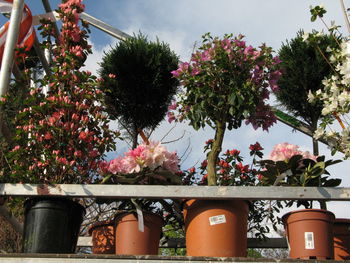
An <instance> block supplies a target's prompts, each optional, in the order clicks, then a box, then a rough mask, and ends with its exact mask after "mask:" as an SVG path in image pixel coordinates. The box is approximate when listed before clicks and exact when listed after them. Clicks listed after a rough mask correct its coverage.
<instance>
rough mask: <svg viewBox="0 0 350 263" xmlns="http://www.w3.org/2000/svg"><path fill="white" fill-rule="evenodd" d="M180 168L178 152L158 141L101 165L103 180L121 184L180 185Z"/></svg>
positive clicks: (141, 145) (143, 145)
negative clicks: (169, 149) (170, 149)
mask: <svg viewBox="0 0 350 263" xmlns="http://www.w3.org/2000/svg"><path fill="white" fill-rule="evenodd" d="M179 167H180V166H179V158H178V156H177V153H176V152H169V151H168V150H167V149H166V148H165V147H164V146H163V145H162V144H161V143H160V142H154V141H150V142H149V143H142V144H140V145H138V146H137V147H136V148H135V149H130V150H129V151H127V152H126V153H124V155H123V156H120V157H117V158H115V159H113V160H111V161H109V162H103V163H101V164H100V169H101V174H102V176H103V177H104V178H103V180H102V182H103V183H117V184H179V183H181V178H180V177H179V175H178V173H179V172H180V170H179Z"/></svg>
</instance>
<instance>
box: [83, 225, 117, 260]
mask: <svg viewBox="0 0 350 263" xmlns="http://www.w3.org/2000/svg"><path fill="white" fill-rule="evenodd" d="M89 234H90V235H91V237H92V253H93V254H115V221H114V220H108V221H103V222H97V223H95V224H93V225H92V226H91V227H90V229H89Z"/></svg>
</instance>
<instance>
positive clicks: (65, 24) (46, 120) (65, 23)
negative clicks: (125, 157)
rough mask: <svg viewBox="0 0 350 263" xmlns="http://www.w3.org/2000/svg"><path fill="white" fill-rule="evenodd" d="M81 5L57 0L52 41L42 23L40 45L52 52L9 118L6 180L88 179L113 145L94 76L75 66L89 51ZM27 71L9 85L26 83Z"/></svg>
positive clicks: (48, 24) (73, 0) (50, 29)
mask: <svg viewBox="0 0 350 263" xmlns="http://www.w3.org/2000/svg"><path fill="white" fill-rule="evenodd" d="M83 9H84V5H83V4H82V1H81V0H66V1H62V4H60V6H59V9H58V10H57V12H58V14H59V16H60V18H61V20H62V28H61V31H60V34H59V37H58V40H57V43H56V45H51V43H50V38H52V35H53V34H55V32H54V30H53V25H52V23H51V22H50V21H45V22H44V24H43V25H42V26H41V29H42V30H43V31H42V35H43V37H47V40H46V41H44V45H45V46H46V47H47V48H52V52H53V54H54V57H53V62H52V67H51V70H52V71H51V72H49V73H48V74H46V75H45V77H43V79H41V80H39V81H37V83H35V85H34V87H32V88H31V89H30V93H29V94H28V95H27V98H26V99H25V100H24V102H23V106H22V108H21V109H20V111H19V112H18V114H17V116H16V118H15V120H14V125H15V127H16V135H15V137H14V144H15V146H14V147H13V149H12V150H11V151H10V152H9V153H8V155H7V159H8V169H9V172H10V180H11V181H15V182H23V183H89V182H92V181H93V180H94V178H95V177H96V176H98V169H99V163H101V162H102V161H103V158H104V154H105V152H106V151H110V150H114V149H115V143H114V140H115V138H116V136H117V135H118V133H117V132H113V131H111V130H110V129H109V124H108V123H109V119H108V116H106V114H105V107H104V104H103V100H102V99H103V93H102V92H101V90H100V89H99V82H98V81H97V80H96V77H94V76H93V75H91V73H90V72H88V71H83V70H80V67H81V66H82V65H83V63H84V60H85V58H86V56H87V54H89V53H91V47H90V46H89V45H88V42H87V31H86V30H85V29H81V25H80V23H79V14H80V13H81V12H83ZM30 74H31V70H30V69H27V70H25V72H24V75H23V79H22V80H20V81H18V82H16V83H15V84H14V85H28V83H29V79H30V76H31V75H30ZM47 87H48V88H49V90H48V92H47V93H44V92H43V90H44V88H47ZM11 99H12V98H11V97H8V98H7V102H8V103H11Z"/></svg>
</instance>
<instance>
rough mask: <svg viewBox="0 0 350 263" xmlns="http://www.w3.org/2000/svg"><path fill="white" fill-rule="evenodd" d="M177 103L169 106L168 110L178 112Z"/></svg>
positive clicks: (174, 102)
mask: <svg viewBox="0 0 350 263" xmlns="http://www.w3.org/2000/svg"><path fill="white" fill-rule="evenodd" d="M177 106H178V105H177V103H176V101H173V102H172V103H171V104H170V105H169V107H168V110H176V109H177Z"/></svg>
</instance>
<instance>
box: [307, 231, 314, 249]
mask: <svg viewBox="0 0 350 263" xmlns="http://www.w3.org/2000/svg"><path fill="white" fill-rule="evenodd" d="M305 249H315V241H314V233H313V232H305Z"/></svg>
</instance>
